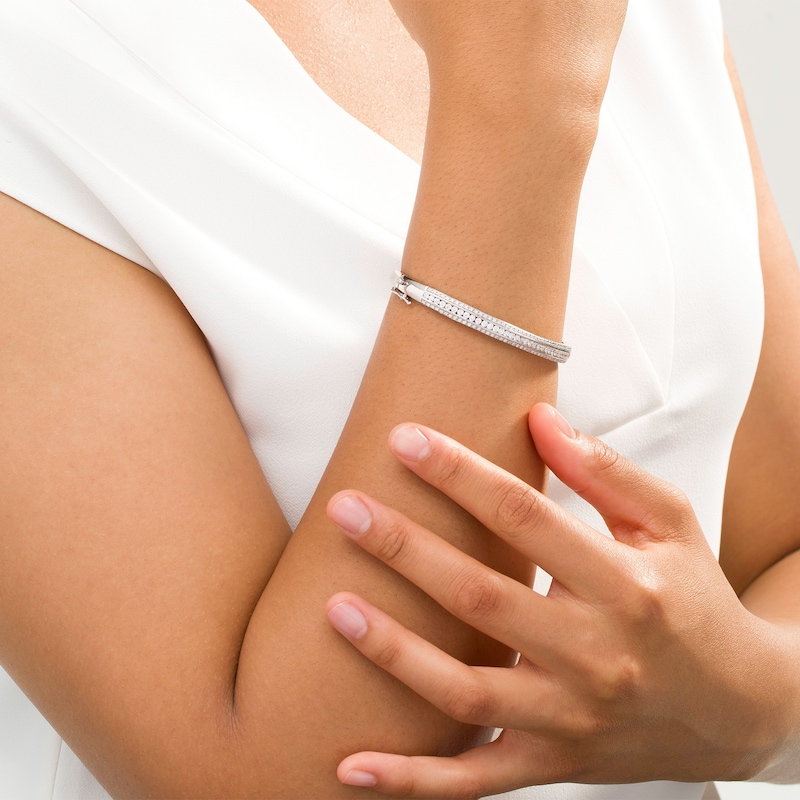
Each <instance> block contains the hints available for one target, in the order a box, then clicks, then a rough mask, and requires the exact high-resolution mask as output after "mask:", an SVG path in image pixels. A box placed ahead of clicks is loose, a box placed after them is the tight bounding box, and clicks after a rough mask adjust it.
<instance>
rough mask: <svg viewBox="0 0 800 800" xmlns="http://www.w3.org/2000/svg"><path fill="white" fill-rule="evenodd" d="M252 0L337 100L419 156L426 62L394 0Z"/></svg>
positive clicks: (425, 103) (426, 92)
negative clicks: (393, 8) (392, 4)
mask: <svg viewBox="0 0 800 800" xmlns="http://www.w3.org/2000/svg"><path fill="white" fill-rule="evenodd" d="M248 2H250V4H251V5H252V6H253V7H254V8H255V9H256V10H257V11H258V12H259V13H260V14H261V15H262V16H263V17H264V18H265V19H266V20H267V22H268V23H269V24H270V26H271V27H272V28H273V30H274V31H275V32H276V33H277V34H278V36H280V38H281V39H282V40H283V42H284V43H285V44H286V46H287V47H288V48H289V49H290V50H291V51H292V53H293V54H294V56H295V58H296V59H297V60H298V61H299V62H300V64H301V66H302V67H303V69H304V70H305V71H306V72H307V73H308V74H309V75H310V76H311V78H312V79H313V80H314V81H315V82H316V83H317V85H318V86H319V87H320V88H321V89H322V90H323V91H324V92H325V93H326V94H327V95H328V96H329V97H330V98H331V99H332V100H333V101H334V102H335V103H337V104H338V105H340V106H341V107H342V108H344V110H345V111H347V112H348V113H349V114H350V115H351V116H353V117H355V118H356V119H358V120H359V121H360V122H362V123H364V124H365V125H367V126H368V127H369V128H371V129H372V130H374V131H375V132H376V133H378V134H379V135H380V136H382V137H383V138H385V139H387V140H388V141H389V142H391V143H392V144H393V145H395V146H396V147H398V148H399V149H400V150H402V151H403V152H405V153H406V154H407V155H409V156H411V158H413V159H414V160H416V161H420V159H421V157H422V146H423V142H424V138H425V123H426V118H427V110H428V95H429V85H428V73H427V66H426V62H425V56H424V53H423V52H422V50H421V49H420V48H419V46H418V45H417V44H416V42H414V40H413V39H411V37H410V36H409V35H408V32H407V31H406V30H405V28H404V27H403V25H402V24H401V23H400V21H399V20H398V19H397V17H396V15H395V14H394V11H393V10H392V7H391V4H390V3H389V0H340V2H336V0H248Z"/></svg>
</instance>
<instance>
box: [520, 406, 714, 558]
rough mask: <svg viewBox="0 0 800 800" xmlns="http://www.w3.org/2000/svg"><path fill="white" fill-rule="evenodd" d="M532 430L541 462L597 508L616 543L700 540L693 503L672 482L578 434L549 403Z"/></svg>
mask: <svg viewBox="0 0 800 800" xmlns="http://www.w3.org/2000/svg"><path fill="white" fill-rule="evenodd" d="M528 427H529V429H530V432H531V436H532V437H533V442H534V444H535V445H536V450H537V452H538V453H539V456H540V457H541V459H542V461H544V463H545V464H546V465H547V466H548V467H549V468H550V470H552V472H553V474H554V475H556V476H557V477H558V478H559V479H560V480H561V481H562V483H564V484H565V485H566V486H568V487H569V488H570V489H572V490H573V491H574V492H576V493H577V494H579V495H580V496H581V497H582V498H583V499H584V500H586V501H587V502H589V503H591V505H593V506H594V507H595V508H596V509H597V511H598V512H599V513H600V514H601V516H602V517H603V519H604V520H605V522H606V525H608V528H609V530H610V531H611V533H612V534H613V535H614V538H616V539H619V540H621V541H625V542H627V543H628V544H632V545H634V546H638V545H641V544H643V543H645V542H647V541H661V540H665V539H671V540H684V539H687V538H696V537H697V535H698V533H697V532H698V530H699V526H698V525H697V521H696V518H695V515H694V511H693V510H692V507H691V504H690V503H689V501H688V499H687V498H686V495H684V494H683V492H681V491H680V490H679V489H678V488H676V487H675V486H673V485H672V484H671V483H667V482H666V481H663V480H661V479H659V478H656V477H655V476H654V475H651V474H650V473H649V472H647V471H646V470H644V469H642V467H640V466H639V465H638V464H635V463H634V462H633V461H630V460H629V459H627V458H625V457H624V456H622V455H620V454H619V453H618V452H617V451H616V450H614V449H613V448H611V447H609V446H608V445H607V444H606V443H605V442H603V441H601V440H600V439H596V438H595V437H593V436H588V435H587V434H584V433H580V432H579V431H576V430H574V429H573V428H572V427H571V426H570V425H569V423H568V422H567V421H566V420H565V419H564V417H562V416H561V414H559V413H558V411H556V409H555V408H553V407H552V406H549V405H547V404H545V403H539V404H538V405H535V406H534V407H533V408H532V409H531V411H530V413H529V415H528Z"/></svg>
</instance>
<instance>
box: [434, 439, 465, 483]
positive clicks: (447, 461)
mask: <svg viewBox="0 0 800 800" xmlns="http://www.w3.org/2000/svg"><path fill="white" fill-rule="evenodd" d="M469 462H470V457H469V454H468V453H467V451H465V450H462V449H461V448H459V447H450V448H448V449H447V450H445V451H444V453H442V455H441V457H440V458H439V460H438V463H437V465H436V483H437V484H438V485H439V486H453V485H454V484H458V483H460V482H461V481H462V480H463V478H464V476H465V474H466V473H467V470H468V468H469Z"/></svg>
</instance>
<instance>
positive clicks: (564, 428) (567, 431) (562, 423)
mask: <svg viewBox="0 0 800 800" xmlns="http://www.w3.org/2000/svg"><path fill="white" fill-rule="evenodd" d="M553 417H554V419H555V421H556V425H557V426H558V429H559V430H560V431H561V433H563V434H564V436H566V437H567V438H568V439H576V438H577V434H576V433H575V431H574V430H573V428H572V426H571V425H570V424H569V422H567V421H566V420H565V419H564V417H562V416H561V414H559V413H558V411H556V409H553Z"/></svg>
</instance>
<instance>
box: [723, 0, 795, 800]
mask: <svg viewBox="0 0 800 800" xmlns="http://www.w3.org/2000/svg"><path fill="white" fill-rule="evenodd" d="M722 13H723V17H724V19H725V27H726V29H727V31H728V38H729V39H730V42H731V49H732V50H733V54H734V57H735V59H736V64H737V66H738V68H739V73H740V76H741V79H742V84H743V86H744V91H745V97H746V99H747V105H748V107H749V109H750V115H751V117H752V119H753V127H754V128H755V131H756V137H757V139H758V144H759V148H760V150H761V156H762V158H763V160H764V166H765V168H766V172H767V177H768V179H769V182H770V186H771V187H772V192H773V194H774V195H775V199H776V200H777V202H778V208H779V209H780V212H781V216H782V217H783V222H784V225H786V229H787V230H788V231H789V237H790V238H791V240H792V243H793V244H794V251H795V253H800V46H799V44H798V39H799V37H800V0H722ZM797 800H800V790H798V793H797Z"/></svg>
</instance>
